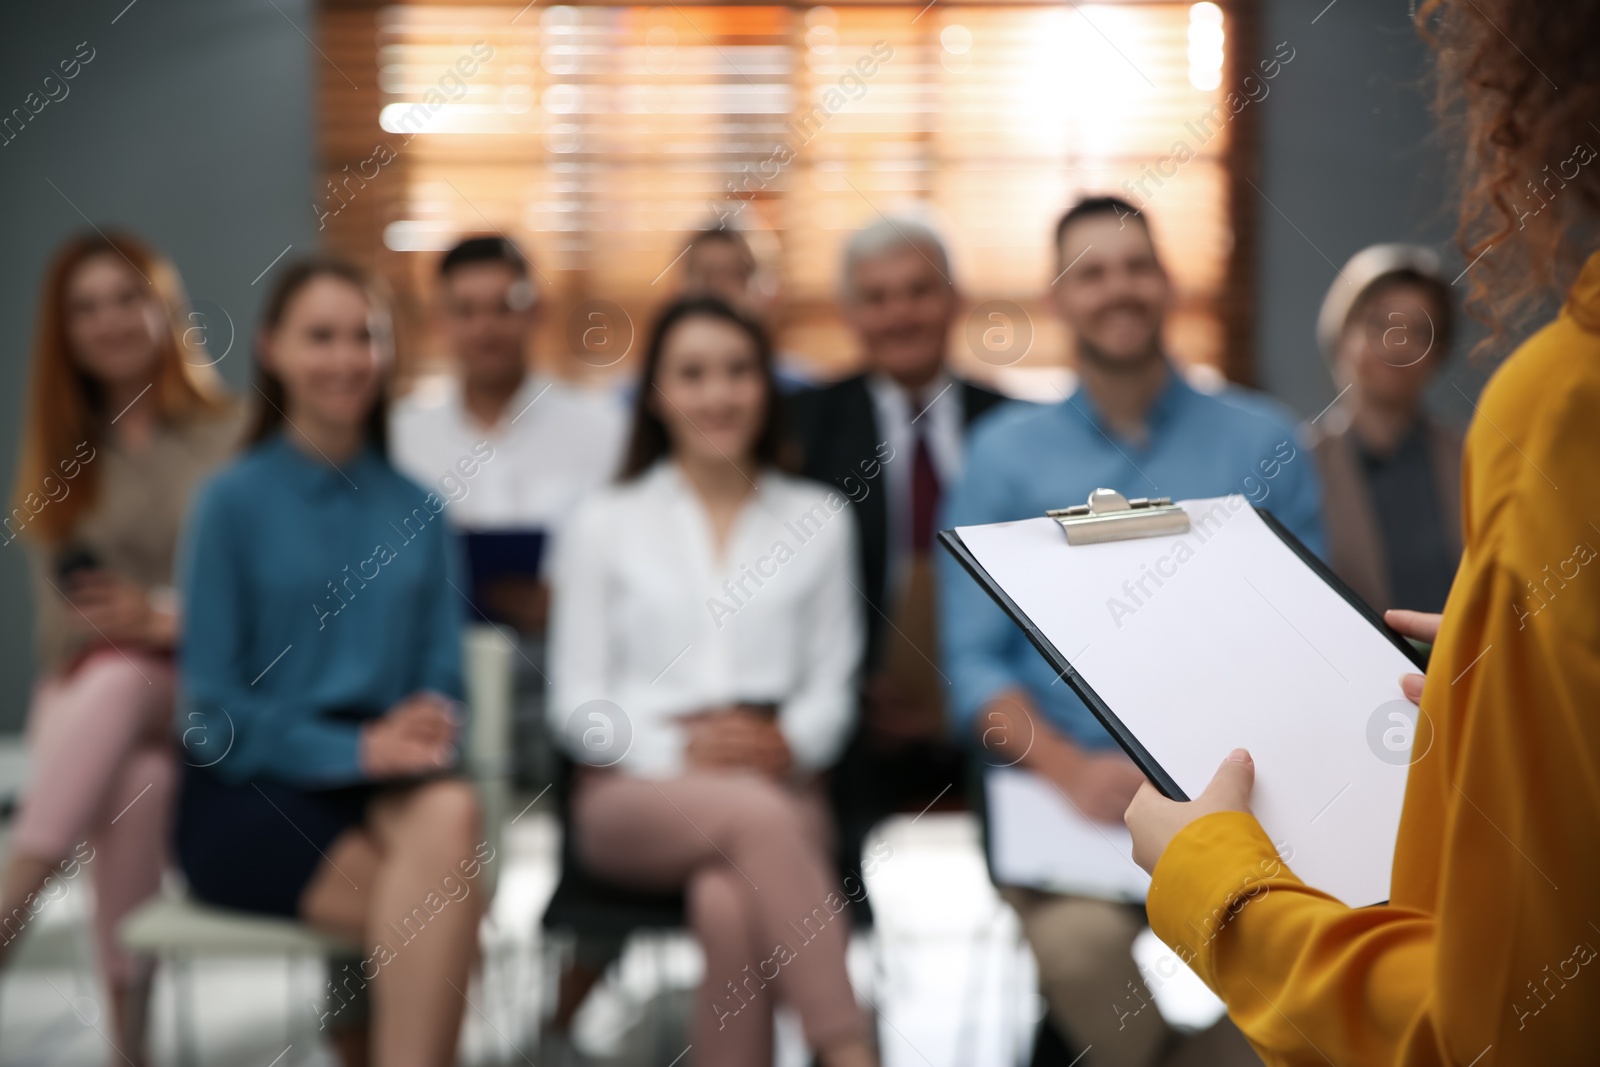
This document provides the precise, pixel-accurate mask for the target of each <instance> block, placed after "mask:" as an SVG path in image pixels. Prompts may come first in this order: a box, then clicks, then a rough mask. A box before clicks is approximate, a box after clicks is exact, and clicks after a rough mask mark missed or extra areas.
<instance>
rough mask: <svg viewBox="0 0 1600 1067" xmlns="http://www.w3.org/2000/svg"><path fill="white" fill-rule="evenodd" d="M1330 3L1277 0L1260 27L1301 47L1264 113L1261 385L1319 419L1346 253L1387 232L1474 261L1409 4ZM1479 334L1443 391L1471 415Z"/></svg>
mask: <svg viewBox="0 0 1600 1067" xmlns="http://www.w3.org/2000/svg"><path fill="white" fill-rule="evenodd" d="M1326 4H1327V0H1266V3H1264V5H1263V10H1262V31H1261V36H1262V43H1261V50H1262V53H1263V55H1270V54H1271V52H1272V49H1273V48H1274V47H1275V46H1276V45H1277V44H1278V42H1280V41H1287V42H1288V43H1289V45H1290V46H1291V47H1293V48H1294V50H1295V57H1294V60H1293V62H1291V63H1290V64H1289V65H1288V66H1287V67H1285V68H1284V69H1283V71H1282V72H1281V73H1280V74H1279V76H1278V78H1277V79H1276V80H1275V81H1273V82H1272V83H1271V86H1272V90H1271V93H1270V94H1269V95H1268V96H1267V98H1266V99H1265V100H1263V101H1262V103H1261V114H1260V116H1258V121H1259V122H1260V124H1261V125H1260V133H1261V178H1260V180H1259V181H1258V184H1259V185H1260V186H1261V192H1262V193H1263V194H1265V195H1264V197H1258V198H1257V208H1258V210H1259V215H1258V216H1257V218H1258V229H1257V248H1256V251H1257V269H1258V275H1257V277H1258V285H1257V294H1258V295H1257V304H1256V320H1255V322H1256V366H1257V368H1258V372H1259V381H1260V384H1261V385H1262V387H1263V388H1265V389H1267V390H1268V391H1269V392H1272V393H1274V394H1275V395H1277V396H1278V397H1279V398H1280V399H1282V400H1284V401H1285V402H1287V403H1288V404H1289V405H1290V406H1292V407H1294V408H1295V409H1296V410H1297V411H1299V412H1300V414H1301V415H1303V416H1305V417H1307V418H1310V417H1313V416H1315V415H1316V414H1317V413H1318V412H1320V411H1321V410H1322V409H1323V407H1324V406H1325V405H1326V404H1327V403H1328V402H1329V401H1330V400H1332V399H1333V396H1334V389H1333V385H1332V382H1331V379H1330V378H1329V376H1328V372H1327V369H1326V366H1325V364H1324V363H1323V361H1322V359H1321V356H1320V355H1319V353H1318V352H1317V347H1316V338H1315V334H1314V327H1315V324H1316V318H1317V309H1318V308H1319V307H1321V305H1322V297H1323V294H1325V293H1326V292H1327V291H1328V287H1329V286H1330V285H1331V284H1332V283H1333V281H1334V279H1335V278H1336V277H1337V275H1338V272H1337V270H1336V269H1335V264H1336V265H1337V266H1338V267H1343V266H1344V263H1345V261H1346V260H1347V259H1349V258H1350V256H1351V255H1353V254H1354V253H1356V252H1358V251H1359V250H1361V249H1362V248H1364V247H1366V246H1367V245H1370V244H1375V243H1378V242H1380V241H1414V242H1417V243H1419V244H1426V245H1431V246H1432V247H1434V248H1437V249H1438V250H1439V251H1440V252H1441V253H1443V254H1444V256H1445V263H1446V267H1447V269H1448V270H1449V273H1450V276H1451V277H1452V278H1453V277H1455V276H1456V273H1457V272H1458V271H1459V270H1460V269H1461V267H1462V266H1464V264H1463V263H1462V262H1461V259H1460V257H1459V256H1458V255H1457V254H1456V252H1455V245H1454V242H1453V234H1454V232H1455V227H1454V207H1453V202H1452V201H1451V200H1450V199H1449V194H1448V185H1447V182H1446V181H1445V169H1446V168H1445V162H1444V159H1445V153H1444V151H1443V149H1442V147H1441V145H1440V143H1439V139H1438V137H1437V135H1436V134H1435V133H1434V131H1433V123H1432V121H1431V118H1430V114H1429V111H1428V106H1427V105H1428V100H1429V93H1430V90H1429V89H1428V87H1427V85H1426V82H1425V74H1426V70H1427V61H1426V55H1425V52H1424V48H1423V45H1422V43H1421V41H1420V40H1419V39H1418V37H1417V33H1416V30H1415V29H1414V28H1413V27H1412V24H1411V20H1410V17H1409V16H1408V14H1407V6H1408V5H1407V4H1406V3H1404V2H1402V0H1336V2H1335V3H1334V4H1332V5H1331V6H1327V7H1325V5H1326ZM1319 12H1320V16H1319ZM1313 19H1315V20H1316V21H1315V24H1313V22H1312V20H1313ZM1268 200H1270V203H1269V202H1268ZM1330 261H1331V262H1330ZM1465 287H1466V283H1465V281H1463V282H1462V283H1461V285H1460V286H1458V288H1460V289H1465ZM1469 343H1470V336H1465V335H1464V338H1463V341H1462V343H1458V344H1457V345H1456V362H1455V365H1454V366H1453V367H1452V368H1451V369H1450V370H1449V371H1448V372H1447V373H1446V374H1444V375H1441V378H1440V380H1439V382H1438V383H1437V384H1436V387H1435V390H1434V394H1433V395H1434V398H1435V399H1436V400H1438V401H1439V403H1438V404H1437V405H1436V406H1437V407H1438V408H1439V409H1440V412H1441V414H1444V415H1446V416H1447V417H1451V418H1454V419H1456V420H1457V421H1462V422H1464V421H1465V418H1464V415H1466V414H1470V409H1468V406H1467V404H1466V402H1465V401H1463V400H1462V398H1461V396H1460V394H1458V393H1456V392H1455V390H1454V389H1453V388H1450V385H1449V383H1450V381H1452V380H1455V381H1459V383H1460V385H1461V388H1462V389H1463V390H1465V391H1466V392H1467V393H1468V394H1470V395H1473V396H1476V395H1477V389H1478V384H1479V381H1480V379H1479V378H1478V377H1477V375H1476V372H1475V371H1473V370H1472V369H1470V368H1468V367H1467V366H1466V365H1465V361H1464V360H1463V359H1462V358H1461V353H1462V352H1463V351H1465V348H1466V347H1467V344H1469ZM1452 398H1453V400H1452Z"/></svg>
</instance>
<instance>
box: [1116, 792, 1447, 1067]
mask: <svg viewBox="0 0 1600 1067" xmlns="http://www.w3.org/2000/svg"><path fill="white" fill-rule="evenodd" d="M1148 907H1149V915H1150V925H1151V927H1152V928H1153V929H1154V930H1155V932H1156V934H1157V935H1158V936H1159V937H1160V938H1161V939H1162V940H1163V941H1165V942H1166V943H1167V944H1168V945H1170V946H1172V948H1173V950H1174V951H1175V952H1177V954H1178V955H1179V957H1180V958H1182V959H1184V960H1185V961H1186V962H1187V963H1188V964H1189V966H1191V967H1192V968H1194V970H1195V971H1196V973H1198V974H1199V975H1200V977H1201V978H1202V979H1204V980H1205V983H1206V984H1207V985H1208V986H1210V987H1211V988H1212V989H1213V990H1214V991H1215V992H1216V993H1217V995H1218V996H1219V997H1221V998H1222V1000H1223V1002H1224V1003H1225V1004H1227V1006H1228V1014H1229V1015H1230V1016H1231V1017H1232V1018H1233V1020H1234V1022H1235V1023H1237V1024H1238V1026H1239V1028H1240V1029H1241V1030H1242V1031H1243V1032H1244V1035H1245V1036H1246V1037H1247V1038H1249V1040H1250V1043H1251V1044H1252V1045H1253V1046H1255V1049H1256V1051H1257V1052H1258V1053H1259V1054H1260V1055H1261V1057H1262V1058H1263V1059H1264V1060H1265V1061H1266V1062H1267V1063H1268V1064H1269V1065H1273V1067H1276V1065H1280V1064H1282V1065H1288V1064H1296V1065H1298V1064H1322V1065H1326V1064H1327V1063H1329V1062H1330V1061H1331V1062H1332V1063H1335V1064H1387V1063H1393V1062H1396V1060H1395V1049H1396V1047H1397V1046H1398V1044H1399V1043H1400V1042H1401V1041H1403V1040H1404V1038H1405V1032H1406V1030H1407V1028H1408V1024H1407V1018H1406V1016H1407V1012H1406V1010H1405V1009H1404V1007H1403V1006H1404V1005H1413V1006H1415V1005H1420V1004H1422V1003H1423V1002H1424V1001H1425V1000H1426V999H1427V990H1428V983H1429V975H1430V970H1431V958H1432V951H1433V946H1432V942H1433V922H1432V920H1431V919H1430V918H1429V917H1428V916H1426V915H1422V914H1420V913H1417V912H1414V911H1409V910H1407V909H1403V908H1394V907H1376V908H1361V909H1353V908H1348V907H1346V906H1345V905H1343V904H1341V903H1340V902H1339V901H1337V900H1335V899H1333V898H1332V897H1330V896H1328V895H1327V894H1326V893H1323V892H1320V891H1319V890H1316V889H1313V888H1311V887H1310V886H1307V885H1306V884H1305V883H1304V882H1301V881H1300V879H1298V878H1296V877H1295V876H1294V874H1293V872H1291V871H1290V870H1289V868H1288V866H1287V865H1286V864H1285V863H1283V861H1282V860H1280V859H1279V858H1278V853H1277V850H1276V849H1274V848H1273V846H1272V842H1271V841H1270V840H1268V838H1267V835H1266V833H1265V832H1264V831H1263V830H1262V829H1261V825H1260V824H1259V823H1258V822H1256V820H1255V817H1254V816H1252V815H1248V814H1245V813H1243V812H1220V813H1217V814H1214V815H1208V816H1205V817H1204V818H1201V819H1198V820H1196V821H1195V822H1193V823H1191V824H1190V825H1189V826H1187V827H1185V828H1184V830H1183V831H1182V832H1181V833H1179V834H1178V835H1177V837H1175V838H1173V840H1172V843H1171V844H1170V845H1169V846H1168V847H1167V850H1166V852H1165V853H1163V854H1162V856H1161V861H1160V862H1159V863H1158V864H1157V865H1156V869H1155V876H1154V879H1153V881H1152V884H1151V887H1150V897H1149V904H1148Z"/></svg>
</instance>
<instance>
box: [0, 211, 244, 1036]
mask: <svg viewBox="0 0 1600 1067" xmlns="http://www.w3.org/2000/svg"><path fill="white" fill-rule="evenodd" d="M186 310H187V298H186V297H185V295H184V291H183V285H182V282H181V281H180V279H179V277H178V274H177V271H176V270H175V269H174V268H173V266H172V264H171V263H170V262H168V261H167V259H166V258H165V257H164V256H162V255H161V254H160V253H158V252H156V251H155V250H153V249H151V248H150V247H149V246H147V245H145V244H144V243H143V242H141V241H139V240H138V239H137V238H134V237H132V236H130V235H127V234H114V235H100V234H93V235H88V236H84V237H80V238H77V239H75V240H72V241H69V242H68V243H67V244H66V245H65V246H64V247H62V248H61V249H60V250H59V251H58V252H57V253H56V255H55V258H54V259H53V260H52V261H51V263H50V265H49V267H48V268H47V270H46V272H45V280H44V287H43V292H42V294H41V299H40V302H39V320H38V325H37V327H36V334H35V340H34V351H33V366H32V384H31V386H30V391H29V396H28V405H27V425H26V428H25V430H24V436H23V442H22V449H21V452H22V459H21V462H20V464H19V465H18V468H17V475H16V484H15V489H14V492H15V502H14V505H13V507H12V509H11V512H10V514H9V516H7V517H6V519H5V522H4V533H3V534H0V537H3V538H4V540H5V541H6V542H7V543H9V542H10V541H12V540H16V539H18V538H21V539H22V541H23V543H24V544H26V545H28V546H29V548H30V549H31V552H30V555H31V562H32V569H33V579H34V583H33V584H34V610H35V618H36V621H35V627H36V632H37V646H38V649H37V651H38V675H37V680H36V682H35V685H34V690H33V700H32V704H31V707H30V709H29V714H28V755H29V760H30V765H31V775H30V779H31V784H30V786H29V788H28V790H27V793H26V795H25V796H24V798H23V800H22V807H21V813H20V816H19V817H18V819H17V823H16V828H15V832H14V834H13V837H12V849H11V855H10V857H9V860H8V863H7V866H6V873H5V880H4V883H3V886H0V928H3V933H0V960H3V959H4V958H5V956H6V955H7V953H9V951H10V950H11V948H12V947H14V946H15V944H16V940H17V938H18V937H19V936H21V935H22V934H23V933H24V932H25V931H26V929H27V928H28V926H29V923H30V922H31V921H32V920H33V919H34V918H35V917H36V916H37V915H38V913H39V911H40V909H41V908H43V907H44V905H45V904H46V903H47V902H48V901H53V900H56V899H59V897H60V896H62V895H64V894H65V892H66V883H67V882H69V881H70V880H71V879H73V878H75V877H77V876H78V875H79V873H80V871H81V870H82V869H83V868H85V867H86V868H87V869H88V876H89V878H90V879H91V880H92V882H93V884H94V887H95V911H94V917H93V928H94V937H95V945H96V948H97V950H98V956H99V963H100V967H101V969H102V971H103V972H104V974H105V977H106V980H107V983H108V985H109V987H110V991H111V995H112V997H111V1001H112V1009H113V1010H112V1027H113V1033H112V1035H111V1036H112V1039H113V1041H114V1042H115V1044H116V1045H117V1047H118V1048H120V1049H121V1050H123V1053H124V1055H125V1056H126V1057H127V1058H128V1059H129V1060H130V1061H135V1060H136V1061H138V1062H144V1061H145V1058H146V1050H145V1043H144V1036H143V1030H144V1028H143V1022H144V1018H145V1008H146V1004H147V1001H148V997H149V981H150V974H151V967H150V961H147V960H136V959H134V958H131V957H129V955H128V954H127V953H126V952H125V951H123V949H122V948H121V947H120V946H119V944H118V943H117V939H116V928H117V924H118V923H119V922H120V921H121V920H122V918H123V917H124V916H126V915H127V914H128V913H129V912H130V911H131V910H132V909H133V908H134V907H135V906H136V905H138V904H139V903H140V902H141V901H143V900H144V899H146V898H147V897H149V896H150V895H152V894H153V893H155V892H156V890H157V889H158V888H159V887H160V883H161V874H162V870H163V868H164V866H165V863H166V857H167V840H168V834H169V830H170V825H171V822H170V818H171V811H172V802H173V794H174V791H175V785H176V773H175V768H176V761H175V757H174V751H173V745H172V740H171V729H172V713H173V689H174V670H173V664H172V650H173V646H174V645H175V643H176V642H177V640H178V634H179V629H180V622H179V617H178V612H177V609H176V598H175V597H174V596H173V593H172V570H173V558H174V554H175V551H176V544H177V539H178V531H179V529H180V527H181V525H182V522H183V515H184V510H185V507H186V506H187V503H188V499H189V495H190V493H191V492H192V491H193V489H194V487H195V485H196V483H197V482H198V481H199V480H200V479H201V478H202V477H203V476H204V475H205V474H206V473H207V472H208V471H209V470H211V469H212V468H213V467H214V466H216V465H217V464H218V463H220V462H221V461H222V460H223V459H224V458H225V457H226V456H227V454H228V452H229V451H230V450H231V448H232V447H233V445H234V443H235V442H236V440H237V439H238V436H239V432H240V429H241V419H240V418H239V416H238V413H237V409H236V407H235V405H234V404H233V403H232V402H231V401H230V400H228V399H226V398H225V396H224V394H223V392H222V391H221V388H220V386H219V382H218V379H217V377H216V375H215V373H214V372H213V370H212V366H211V364H212V360H211V358H210V357H209V356H207V354H206V350H205V347H204V345H203V344H201V343H200V337H199V335H198V334H193V333H189V332H188V331H186V326H187V325H188V324H187V323H186V322H185V320H184V318H183V316H184V314H185V311H186Z"/></svg>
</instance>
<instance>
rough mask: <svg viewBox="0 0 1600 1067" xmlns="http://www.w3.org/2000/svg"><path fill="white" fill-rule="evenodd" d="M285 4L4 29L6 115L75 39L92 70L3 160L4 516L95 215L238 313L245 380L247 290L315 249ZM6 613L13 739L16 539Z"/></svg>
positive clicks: (295, 54)
mask: <svg viewBox="0 0 1600 1067" xmlns="http://www.w3.org/2000/svg"><path fill="white" fill-rule="evenodd" d="M274 2H275V3H276V6H277V8H278V9H281V13H280V10H275V9H274V6H273V3H268V2H267V0H139V2H137V3H135V4H133V5H132V6H131V7H127V9H126V10H124V8H125V6H126V5H127V0H94V2H93V3H70V4H68V3H32V4H27V5H23V6H21V7H19V9H18V10H17V11H14V12H11V13H10V15H9V17H8V19H7V22H6V28H5V32H4V33H0V114H9V113H10V110H11V109H12V108H13V107H20V106H22V104H23V100H24V98H25V97H26V96H27V95H28V93H30V92H37V91H39V90H40V89H41V85H42V82H43V79H44V78H45V76H46V75H47V74H50V73H52V72H53V71H55V70H56V69H57V66H56V64H57V62H58V61H59V60H62V59H69V58H71V57H72V55H73V53H74V51H75V50H76V49H77V46H78V44H79V42H84V41H86V42H88V45H89V47H91V48H93V49H94V58H93V59H92V60H91V61H90V62H89V63H88V64H87V65H86V66H84V67H83V68H82V70H81V71H80V72H79V74H78V76H77V77H76V78H74V79H73V80H72V81H70V82H67V83H66V84H67V86H68V90H69V91H68V94H67V96H66V97H65V98H64V99H61V100H60V101H58V102H53V103H50V104H48V105H47V106H45V107H44V109H43V110H42V111H40V112H39V114H38V115H36V116H35V117H34V118H33V120H32V121H31V122H29V124H28V125H27V127H26V128H25V129H24V131H23V132H22V134H21V135H20V136H19V137H17V138H16V140H14V141H12V142H10V143H9V144H7V145H5V146H4V147H0V204H3V205H4V213H5V214H4V217H5V244H4V248H3V251H0V279H3V284H0V485H3V486H5V498H6V500H7V502H8V504H7V506H8V507H9V500H10V495H11V489H10V487H11V481H12V472H13V471H14V470H15V467H16V458H17V456H16V450H17V443H18V442H17V437H18V435H19V433H20V425H21V418H20V416H21V410H22V404H23V396H24V389H25V382H26V375H27V357H28V347H29V345H30V343H31V340H32V332H33V317H34V302H35V300H36V299H37V296H38V283H39V277H40V274H41V272H42V270H43V267H44V264H45V262H46V260H47V259H48V258H49V256H50V253H51V251H52V250H53V249H54V247H55V246H56V245H57V244H58V243H59V242H60V241H61V240H63V239H64V238H66V237H67V236H68V235H70V234H73V233H76V232H78V231H80V230H83V229H85V228H86V227H87V226H88V223H87V222H85V220H84V217H83V216H85V215H86V216H88V218H89V220H91V221H92V222H93V223H94V224H95V225H98V226H100V227H102V228H105V227H108V226H110V225H117V226H124V227H127V228H129V229H132V230H133V231H135V232H137V233H139V234H142V235H143V236H144V237H146V238H147V239H149V240H150V241H152V242H153V243H155V244H156V245H157V246H158V247H160V248H162V249H164V250H165V251H166V252H167V253H168V254H169V255H171V256H172V257H173V259H174V260H175V261H176V262H177V265H178V269H179V270H180V271H181V272H182V274H183V277H184V279H185V281H186V282H187V283H188V286H189V292H190V295H191V296H193V297H194V298H196V301H197V303H198V302H199V301H202V300H203V301H207V302H209V303H208V304H200V305H199V306H201V307H208V306H209V308H210V309H211V310H213V312H214V309H215V308H218V307H220V308H223V309H225V310H226V312H227V314H228V315H229V316H231V317H232V319H233V321H234V323H235V324H237V326H238V327H239V330H240V331H241V333H240V336H239V338H238V340H237V341H236V342H235V344H234V347H233V350H232V351H231V352H230V353H229V354H228V356H227V357H226V358H224V359H223V360H222V362H221V363H220V364H219V369H220V370H221V371H222V372H223V374H224V376H225V377H227V379H228V380H229V382H230V383H232V384H233V385H234V386H236V387H241V386H243V385H244V384H245V381H246V379H245V376H244V372H245V370H246V369H247V365H248V364H247V351H248V344H247V343H246V341H247V336H248V334H247V330H248V326H249V324H250V323H252V322H253V321H254V320H255V314H256V302H257V300H258V299H259V298H260V295H261V289H262V288H263V287H264V286H265V282H263V283H262V285H258V286H254V287H252V285H251V280H252V279H254V278H255V277H256V275H257V274H258V273H260V271H261V270H262V268H264V267H265V266H266V265H267V264H268V263H269V262H271V260H272V258H273V257H274V256H276V255H277V254H278V253H279V252H281V251H282V250H283V248H284V246H285V245H288V244H291V243H292V244H293V245H294V246H295V250H296V252H300V251H306V250H309V249H310V248H311V247H312V245H313V242H314V238H315V227H314V225H313V224H312V223H313V218H312V213H311V209H310V207H309V203H310V198H311V189H312V186H313V181H314V173H313V164H314V152H315V143H316V142H315V139H314V137H313V127H312V122H311V115H312V111H311V103H312V101H311V94H312V91H313V86H314V85H315V76H316V74H317V71H316V70H315V68H314V67H313V65H312V64H313V63H314V62H315V63H320V62H322V60H321V59H320V58H319V57H318V56H317V54H316V53H315V52H314V51H312V49H311V46H310V45H309V44H308V43H307V41H306V39H305V38H304V37H302V36H301V32H300V31H302V30H303V31H304V32H305V33H307V34H311V35H314V34H315V16H314V10H313V4H312V2H311V0H274ZM119 12H121V15H120V17H119V15H118V13H119ZM285 16H287V18H285ZM114 18H115V19H116V22H115V24H113V23H112V20H113V19H114ZM289 20H293V23H294V25H291V24H290V21H289ZM297 26H298V29H297V28H296V27H297ZM83 51H84V54H85V55H87V54H88V49H84V50H83ZM52 88H53V90H54V91H55V92H56V93H57V94H58V95H59V93H60V90H59V89H54V87H53V86H52ZM47 179H48V180H47ZM50 182H54V183H55V184H56V186H58V187H59V188H60V192H59V193H58V192H57V191H56V190H55V189H52V188H51V187H50ZM63 194H64V196H63ZM66 198H70V199H71V203H69V202H68V200H67V199H66ZM73 205H76V208H74V206H73ZM79 210H81V211H82V212H83V215H80V214H79V213H78V212H79ZM291 254H293V253H291ZM218 351H220V349H218V348H214V349H213V355H215V354H216V353H217V352H218ZM0 605H3V609H0V730H15V729H17V728H18V727H19V726H20V724H21V722H22V719H23V715H24V711H25V706H26V699H27V691H28V686H29V684H30V677H31V652H32V650H31V632H32V618H31V616H32V612H31V608H30V603H29V594H28V588H27V582H26V571H25V568H24V565H23V559H22V556H21V546H20V545H19V544H10V545H5V546H0Z"/></svg>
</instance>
